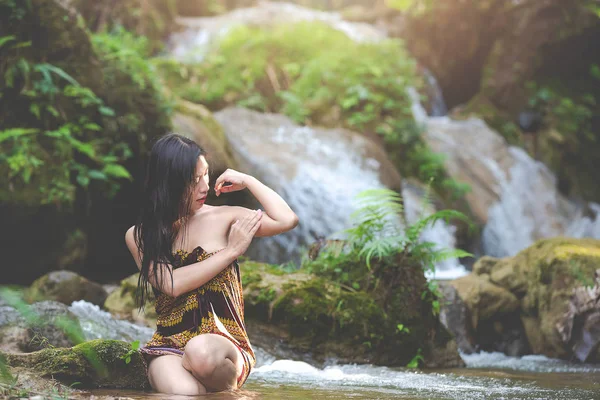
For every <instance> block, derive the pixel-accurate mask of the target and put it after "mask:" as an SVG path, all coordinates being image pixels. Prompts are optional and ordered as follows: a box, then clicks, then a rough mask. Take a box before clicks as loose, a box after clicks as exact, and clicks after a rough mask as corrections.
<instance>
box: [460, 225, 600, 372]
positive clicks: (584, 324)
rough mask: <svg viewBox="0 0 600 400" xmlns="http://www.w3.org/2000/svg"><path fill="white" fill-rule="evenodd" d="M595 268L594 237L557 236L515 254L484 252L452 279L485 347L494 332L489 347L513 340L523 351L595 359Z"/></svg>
mask: <svg viewBox="0 0 600 400" xmlns="http://www.w3.org/2000/svg"><path fill="white" fill-rule="evenodd" d="M480 264H484V265H480ZM599 268H600V241H599V240H594V239H571V238H561V237H558V238H553V239H544V240H540V241H538V242H536V243H535V244H534V245H533V246H530V247H528V248H527V249H525V250H523V251H521V252H520V253H519V254H517V255H516V256H514V257H507V258H503V259H496V260H494V259H492V258H485V259H483V260H482V261H481V262H480V263H477V264H475V267H474V271H475V272H474V273H473V274H471V275H469V276H467V277H464V278H460V279H458V280H455V281H453V282H452V284H453V286H455V287H456V288H457V290H458V292H459V294H460V296H461V298H462V300H463V301H464V302H465V304H466V305H467V307H468V308H469V311H470V312H471V314H472V315H475V316H476V318H474V319H473V320H472V327H473V328H474V329H476V330H477V334H476V337H477V338H476V340H477V341H478V344H479V345H480V346H481V347H482V348H484V349H485V343H484V342H485V341H486V340H488V339H486V338H488V337H489V336H490V335H491V336H494V335H496V339H494V340H495V341H496V342H495V344H494V346H496V349H498V350H499V349H500V347H502V346H504V350H503V351H505V352H509V350H508V349H509V348H511V346H509V345H507V341H511V340H512V341H513V347H514V346H516V347H519V348H520V349H521V350H522V351H526V349H527V347H530V350H529V351H531V352H533V353H535V354H544V355H546V356H548V357H554V358H562V359H572V358H578V359H579V360H580V361H587V362H600V349H599V348H598V343H600V329H599V325H598V322H599V319H598V315H600V294H599V293H600V282H598V278H597V277H598V274H599V272H597V270H598V269H599ZM494 332H496V333H494ZM459 343H460V340H459ZM488 345H489V343H488Z"/></svg>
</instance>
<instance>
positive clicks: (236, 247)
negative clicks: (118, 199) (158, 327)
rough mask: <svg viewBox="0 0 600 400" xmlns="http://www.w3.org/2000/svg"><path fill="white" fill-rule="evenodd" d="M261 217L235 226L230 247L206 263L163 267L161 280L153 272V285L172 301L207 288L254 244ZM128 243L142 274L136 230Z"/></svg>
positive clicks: (228, 245)
mask: <svg viewBox="0 0 600 400" xmlns="http://www.w3.org/2000/svg"><path fill="white" fill-rule="evenodd" d="M261 216H262V215H261V213H260V212H257V213H254V214H253V215H249V216H248V217H247V218H244V219H243V220H239V221H236V222H235V223H234V224H232V225H231V230H230V232H229V239H228V243H227V247H225V248H224V249H223V250H221V251H219V252H217V253H215V254H213V255H212V256H210V257H209V258H207V259H206V260H203V261H199V262H196V263H193V264H189V265H186V266H184V267H180V268H177V269H175V270H173V267H172V266H171V265H170V264H167V266H166V267H163V268H164V270H163V273H162V274H159V275H160V276H159V277H155V276H154V275H153V274H152V272H150V274H149V276H148V280H149V282H150V284H151V285H152V286H154V287H155V288H157V289H159V290H160V291H161V292H163V293H165V294H166V295H168V296H171V297H177V296H179V295H181V294H183V293H186V292H189V291H190V290H194V289H196V288H199V287H200V286H202V285H204V284H205V283H206V282H208V281H210V280H211V279H212V278H214V277H215V276H217V274H218V273H219V272H221V271H222V270H223V269H224V268H225V267H227V266H228V265H229V264H231V263H232V262H233V261H234V260H235V259H236V258H238V257H239V256H240V255H242V254H244V252H245V251H246V249H247V248H248V246H249V245H250V242H251V241H252V237H253V236H254V234H255V233H256V231H257V230H258V228H259V227H260V218H261ZM125 243H127V248H128V249H129V251H130V252H131V255H132V256H133V258H134V260H135V263H136V265H137V267H138V269H139V270H141V268H142V261H141V254H140V252H139V251H138V248H137V245H136V244H135V240H134V238H133V227H131V228H129V230H128V231H127V232H126V233H125ZM150 264H151V265H150V271H152V262H151V263H150ZM169 271H173V285H172V286H171V274H170V273H169ZM159 278H161V279H159ZM159 281H160V282H159Z"/></svg>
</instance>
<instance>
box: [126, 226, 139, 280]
mask: <svg viewBox="0 0 600 400" xmlns="http://www.w3.org/2000/svg"><path fill="white" fill-rule="evenodd" d="M134 229H135V225H134V226H132V227H131V228H129V229H127V232H125V244H126V245H127V249H129V252H130V253H131V255H132V256H133V259H134V260H135V263H136V265H137V267H138V269H139V268H141V260H140V254H139V251H138V247H137V245H136V243H135V238H134V237H133V231H134Z"/></svg>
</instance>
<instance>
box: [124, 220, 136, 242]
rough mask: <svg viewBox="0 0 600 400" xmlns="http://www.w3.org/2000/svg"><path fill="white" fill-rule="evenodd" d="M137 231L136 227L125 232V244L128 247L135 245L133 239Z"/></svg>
mask: <svg viewBox="0 0 600 400" xmlns="http://www.w3.org/2000/svg"><path fill="white" fill-rule="evenodd" d="M134 229H135V225H133V226H132V227H131V228H129V229H127V232H125V243H127V247H130V246H131V245H132V244H133V245H135V240H134V238H133V230H134Z"/></svg>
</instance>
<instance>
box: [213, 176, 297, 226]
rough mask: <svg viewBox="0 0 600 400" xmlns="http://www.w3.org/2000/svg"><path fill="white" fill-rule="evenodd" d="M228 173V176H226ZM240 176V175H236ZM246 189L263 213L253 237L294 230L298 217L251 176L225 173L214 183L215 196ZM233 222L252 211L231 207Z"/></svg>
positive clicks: (282, 201) (280, 199)
mask: <svg viewBox="0 0 600 400" xmlns="http://www.w3.org/2000/svg"><path fill="white" fill-rule="evenodd" d="M227 172H229V174H227ZM238 174H240V175H241V176H240V175H238ZM227 181H229V182H232V183H233V185H231V186H223V183H224V182H227ZM244 187H245V188H248V190H250V192H252V194H253V195H254V197H255V198H256V200H258V202H259V203H260V204H261V205H262V206H263V208H264V213H263V216H262V219H261V223H260V228H258V231H257V232H256V234H255V235H254V236H274V235H277V234H280V233H283V232H287V231H289V230H291V229H294V228H295V227H296V225H298V221H299V220H298V216H297V215H296V213H294V211H292V209H291V208H290V206H289V205H288V204H287V203H286V202H285V200H283V199H282V198H281V196H279V195H278V194H277V193H276V192H275V191H274V190H273V189H271V188H270V187H268V186H267V185H265V184H263V183H262V182H260V181H259V180H258V179H256V178H255V177H253V176H251V175H247V174H241V173H239V172H237V171H233V170H228V171H226V172H225V173H224V174H223V175H222V176H221V177H219V179H218V180H217V182H216V183H215V191H216V192H217V195H220V193H221V192H233V191H236V190H241V189H243V188H244ZM231 210H232V214H233V221H235V220H236V219H242V218H244V217H246V216H247V215H248V213H251V212H252V210H250V209H248V208H245V207H239V206H231Z"/></svg>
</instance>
